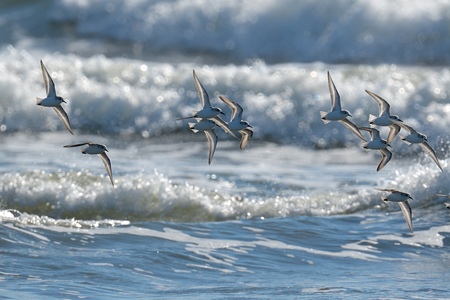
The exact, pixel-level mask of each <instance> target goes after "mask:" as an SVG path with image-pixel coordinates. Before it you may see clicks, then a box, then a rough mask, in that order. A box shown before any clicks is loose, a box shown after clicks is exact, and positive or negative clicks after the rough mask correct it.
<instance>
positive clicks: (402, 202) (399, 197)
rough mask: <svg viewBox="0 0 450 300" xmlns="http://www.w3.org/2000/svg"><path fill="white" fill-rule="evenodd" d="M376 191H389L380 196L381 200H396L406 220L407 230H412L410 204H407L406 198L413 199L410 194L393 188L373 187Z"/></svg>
mask: <svg viewBox="0 0 450 300" xmlns="http://www.w3.org/2000/svg"><path fill="white" fill-rule="evenodd" d="M375 189H376V190H378V191H382V192H390V194H389V195H388V196H387V197H382V198H381V200H383V201H384V202H390V201H391V202H397V203H398V205H399V206H400V209H401V210H402V213H403V217H404V218H405V220H406V224H408V227H409V230H411V232H413V226H412V210H411V206H409V203H408V199H411V200H413V198H412V197H411V195H410V194H408V193H405V192H400V191H397V190H394V189H379V188H375Z"/></svg>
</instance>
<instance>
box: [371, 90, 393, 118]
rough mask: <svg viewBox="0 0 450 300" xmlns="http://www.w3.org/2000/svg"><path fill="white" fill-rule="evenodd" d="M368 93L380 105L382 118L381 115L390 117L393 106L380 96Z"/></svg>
mask: <svg viewBox="0 0 450 300" xmlns="http://www.w3.org/2000/svg"><path fill="white" fill-rule="evenodd" d="M366 93H367V94H369V95H370V96H371V97H372V98H373V99H374V100H375V101H376V102H377V104H378V109H379V110H380V116H381V115H388V116H389V115H390V114H391V113H390V110H391V106H390V105H389V103H388V102H387V101H386V100H384V99H383V98H381V97H380V96H378V95H377V94H375V93H372V92H371V91H368V90H366Z"/></svg>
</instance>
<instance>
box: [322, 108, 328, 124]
mask: <svg viewBox="0 0 450 300" xmlns="http://www.w3.org/2000/svg"><path fill="white" fill-rule="evenodd" d="M326 115H327V112H325V111H321V112H320V118H321V119H322V121H323V122H324V123H325V124H328V123H330V121H328V120H327V119H325V116H326Z"/></svg>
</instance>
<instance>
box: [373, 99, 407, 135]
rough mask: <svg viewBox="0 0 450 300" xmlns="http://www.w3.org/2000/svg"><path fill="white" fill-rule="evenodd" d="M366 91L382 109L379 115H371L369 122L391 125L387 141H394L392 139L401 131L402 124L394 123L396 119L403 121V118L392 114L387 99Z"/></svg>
mask: <svg viewBox="0 0 450 300" xmlns="http://www.w3.org/2000/svg"><path fill="white" fill-rule="evenodd" d="M366 93H367V94H369V95H370V96H371V97H372V98H373V99H374V100H375V101H376V102H377V104H378V108H379V110H380V114H379V115H378V117H377V116H374V115H372V114H371V115H369V124H370V125H378V126H389V128H390V130H389V134H388V137H387V139H386V141H387V142H388V143H390V142H392V140H393V139H394V138H395V136H396V135H397V134H398V132H399V131H400V126H399V125H398V124H396V123H394V121H397V122H402V120H401V119H400V118H399V117H398V116H396V115H391V106H390V105H389V103H388V102H387V101H386V100H384V99H383V98H381V97H380V96H378V95H377V94H375V93H372V92H370V91H368V90H366Z"/></svg>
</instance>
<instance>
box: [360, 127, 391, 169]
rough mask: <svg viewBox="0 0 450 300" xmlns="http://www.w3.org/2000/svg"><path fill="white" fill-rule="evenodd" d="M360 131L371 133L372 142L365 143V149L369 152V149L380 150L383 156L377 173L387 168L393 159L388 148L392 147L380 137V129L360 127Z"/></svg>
mask: <svg viewBox="0 0 450 300" xmlns="http://www.w3.org/2000/svg"><path fill="white" fill-rule="evenodd" d="M359 129H360V130H364V131H368V132H370V137H371V140H370V142H365V143H363V148H364V149H366V150H368V149H371V150H378V151H380V153H381V156H382V157H381V161H380V163H379V164H378V167H377V172H378V171H380V170H381V169H382V168H383V167H384V166H386V165H387V163H388V162H389V161H390V160H391V158H392V152H391V151H389V149H388V147H390V145H389V144H388V143H387V142H386V141H385V140H383V139H382V138H381V137H380V132H379V131H378V129H375V128H370V127H360V128H359Z"/></svg>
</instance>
